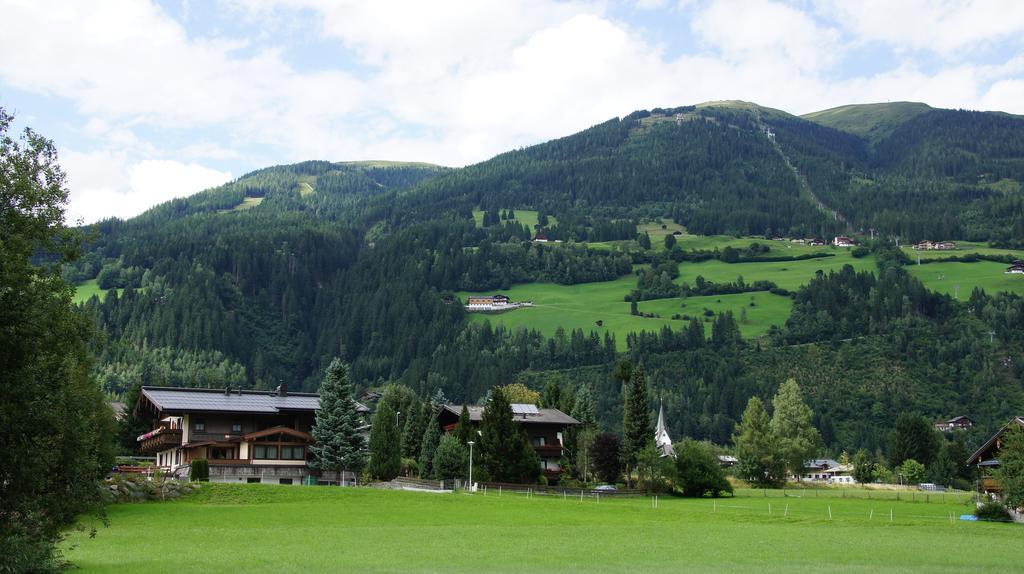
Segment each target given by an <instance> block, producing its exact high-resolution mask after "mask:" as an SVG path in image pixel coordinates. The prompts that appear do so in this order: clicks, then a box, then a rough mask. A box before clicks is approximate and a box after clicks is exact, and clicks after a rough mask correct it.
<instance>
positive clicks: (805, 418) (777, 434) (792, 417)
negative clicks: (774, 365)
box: [771, 379, 821, 477]
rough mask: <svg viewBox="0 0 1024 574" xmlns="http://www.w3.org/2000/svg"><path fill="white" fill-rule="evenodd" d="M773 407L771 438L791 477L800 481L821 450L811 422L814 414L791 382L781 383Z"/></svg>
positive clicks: (819, 438) (819, 439)
mask: <svg viewBox="0 0 1024 574" xmlns="http://www.w3.org/2000/svg"><path fill="white" fill-rule="evenodd" d="M772 406H773V407H774V413H773V414H772V422H771V431H772V438H773V439H774V441H775V444H776V447H777V448H778V449H779V450H778V452H779V456H780V457H781V460H782V462H783V463H785V465H786V468H787V469H788V470H789V472H790V474H792V475H794V476H797V477H799V476H800V475H801V474H803V470H804V466H805V464H806V463H807V460H808V459H811V458H813V457H814V455H815V454H816V453H817V452H818V449H819V448H820V446H821V436H820V435H819V434H818V429H816V428H814V424H813V423H812V422H811V421H812V419H813V418H814V413H813V412H811V409H810V407H808V406H807V404H806V403H804V399H803V396H802V395H801V393H800V386H799V385H797V383H796V380H794V379H787V380H786V382H784V383H782V386H781V387H779V392H778V393H776V395H775V398H774V399H773V400H772Z"/></svg>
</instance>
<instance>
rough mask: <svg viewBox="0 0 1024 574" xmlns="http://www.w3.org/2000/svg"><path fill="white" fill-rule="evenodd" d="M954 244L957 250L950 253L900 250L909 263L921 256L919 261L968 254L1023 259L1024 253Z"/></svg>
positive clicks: (983, 246)
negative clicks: (1008, 256) (908, 259)
mask: <svg viewBox="0 0 1024 574" xmlns="http://www.w3.org/2000/svg"><path fill="white" fill-rule="evenodd" d="M956 244H957V249H953V250H950V251H917V250H915V249H914V248H913V247H910V246H903V247H902V249H903V252H904V253H906V254H907V257H909V258H910V260H911V261H917V256H918V255H920V256H921V259H942V258H944V257H956V256H963V255H967V254H969V253H978V254H980V255H1010V256H1012V257H1017V258H1019V259H1024V251H1018V250H1014V249H1000V248H998V247H989V246H987V245H986V244H984V243H975V242H971V241H957V242H956ZM1004 267H1005V265H1004Z"/></svg>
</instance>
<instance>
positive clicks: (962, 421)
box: [935, 415, 974, 432]
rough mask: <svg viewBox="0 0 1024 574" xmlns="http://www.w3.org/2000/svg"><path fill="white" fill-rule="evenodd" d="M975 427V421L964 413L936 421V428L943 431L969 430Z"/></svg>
mask: <svg viewBox="0 0 1024 574" xmlns="http://www.w3.org/2000/svg"><path fill="white" fill-rule="evenodd" d="M973 427H974V421H973V420H971V419H970V418H968V417H965V416H964V415H960V416H956V417H953V418H951V419H946V420H944V421H935V430H937V431H941V432H950V431H955V430H967V429H970V428H973Z"/></svg>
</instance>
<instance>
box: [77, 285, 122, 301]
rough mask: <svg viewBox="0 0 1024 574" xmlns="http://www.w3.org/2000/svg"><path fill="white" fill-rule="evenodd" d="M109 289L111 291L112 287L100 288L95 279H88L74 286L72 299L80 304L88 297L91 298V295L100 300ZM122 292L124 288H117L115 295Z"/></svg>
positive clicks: (105, 296) (104, 297)
mask: <svg viewBox="0 0 1024 574" xmlns="http://www.w3.org/2000/svg"><path fill="white" fill-rule="evenodd" d="M110 291H112V289H100V286H99V285H98V284H97V283H96V280H95V279H90V280H88V281H85V282H83V283H80V284H78V285H76V286H75V297H74V299H73V301H74V302H75V304H76V305H80V304H82V303H85V302H86V301H88V300H89V299H92V297H93V295H95V296H97V297H99V298H100V301H102V300H104V299H106V298H107V293H109V292H110ZM123 292H124V289H118V290H117V295H118V296H120V295H121V293H123Z"/></svg>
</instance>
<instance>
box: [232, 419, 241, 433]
mask: <svg viewBox="0 0 1024 574" xmlns="http://www.w3.org/2000/svg"><path fill="white" fill-rule="evenodd" d="M231 432H242V421H235V422H233V423H231Z"/></svg>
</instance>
